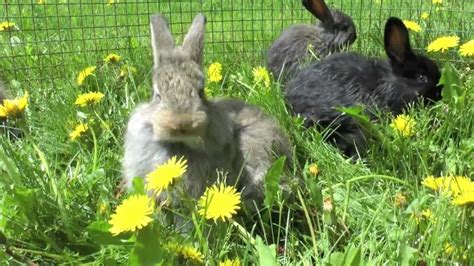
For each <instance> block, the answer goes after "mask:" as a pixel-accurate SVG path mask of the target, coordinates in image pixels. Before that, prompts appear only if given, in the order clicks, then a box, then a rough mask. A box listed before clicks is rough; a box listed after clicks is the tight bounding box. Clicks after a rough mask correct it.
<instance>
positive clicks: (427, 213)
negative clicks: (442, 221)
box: [421, 209, 433, 219]
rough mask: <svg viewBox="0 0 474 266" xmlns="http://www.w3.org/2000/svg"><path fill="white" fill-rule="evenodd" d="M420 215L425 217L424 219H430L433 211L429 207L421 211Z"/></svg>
mask: <svg viewBox="0 0 474 266" xmlns="http://www.w3.org/2000/svg"><path fill="white" fill-rule="evenodd" d="M421 216H423V217H425V218H426V219H432V218H433V211H432V210H430V209H426V210H423V211H421Z"/></svg>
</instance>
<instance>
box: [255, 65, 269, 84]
mask: <svg viewBox="0 0 474 266" xmlns="http://www.w3.org/2000/svg"><path fill="white" fill-rule="evenodd" d="M252 73H253V81H254V82H255V83H257V84H258V83H263V85H264V86H265V87H267V88H268V87H270V75H269V74H268V71H267V69H266V68H264V67H261V66H258V67H256V68H254V69H253V70H252Z"/></svg>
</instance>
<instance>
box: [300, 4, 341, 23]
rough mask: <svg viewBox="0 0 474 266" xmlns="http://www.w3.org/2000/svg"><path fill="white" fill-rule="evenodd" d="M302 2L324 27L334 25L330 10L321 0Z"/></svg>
mask: <svg viewBox="0 0 474 266" xmlns="http://www.w3.org/2000/svg"><path fill="white" fill-rule="evenodd" d="M302 3H303V6H304V7H305V8H306V9H307V10H308V11H309V12H311V14H313V15H314V16H315V17H317V18H318V19H319V20H320V21H321V22H322V23H323V25H324V26H325V27H332V26H333V25H334V19H333V18H332V15H331V11H330V10H329V8H328V6H327V5H326V3H325V2H324V1H323V0H303V1H302Z"/></svg>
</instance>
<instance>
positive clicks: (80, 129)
mask: <svg viewBox="0 0 474 266" xmlns="http://www.w3.org/2000/svg"><path fill="white" fill-rule="evenodd" d="M88 129H89V126H88V125H87V124H83V123H80V124H78V125H77V126H76V127H75V128H74V130H73V131H72V132H71V133H69V139H70V140H76V139H78V138H79V137H81V136H82V134H84V133H85V132H86V131H87V130H88Z"/></svg>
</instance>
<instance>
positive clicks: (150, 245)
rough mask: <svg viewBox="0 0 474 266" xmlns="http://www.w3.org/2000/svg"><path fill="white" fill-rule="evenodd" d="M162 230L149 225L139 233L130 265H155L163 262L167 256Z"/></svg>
mask: <svg viewBox="0 0 474 266" xmlns="http://www.w3.org/2000/svg"><path fill="white" fill-rule="evenodd" d="M159 240H160V232H159V230H156V229H155V228H154V227H153V226H152V225H148V226H146V227H144V228H142V229H140V231H138V234H137V240H136V242H135V246H134V247H133V249H132V252H131V253H130V257H129V265H154V264H157V263H162V262H163V260H164V258H165V251H164V250H163V248H162V246H163V244H162V243H160V241H159Z"/></svg>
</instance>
